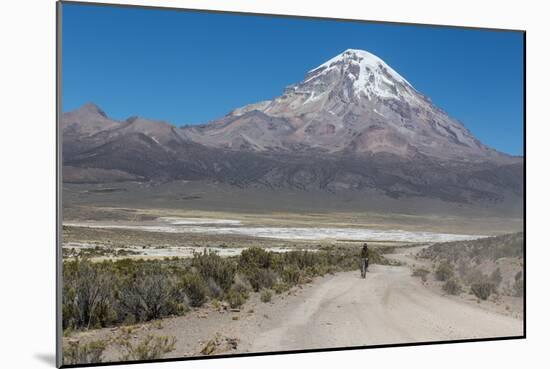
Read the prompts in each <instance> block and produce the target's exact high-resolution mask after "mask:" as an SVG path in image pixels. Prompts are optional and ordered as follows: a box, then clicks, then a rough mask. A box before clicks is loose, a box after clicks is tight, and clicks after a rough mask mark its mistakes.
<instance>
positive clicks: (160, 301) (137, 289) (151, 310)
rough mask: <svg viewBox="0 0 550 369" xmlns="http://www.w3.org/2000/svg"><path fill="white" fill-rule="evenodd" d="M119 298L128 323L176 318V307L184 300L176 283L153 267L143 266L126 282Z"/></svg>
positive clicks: (120, 290)
mask: <svg viewBox="0 0 550 369" xmlns="http://www.w3.org/2000/svg"><path fill="white" fill-rule="evenodd" d="M118 294H119V295H118V297H119V299H118V300H119V305H120V306H121V308H122V309H121V310H122V311H123V312H124V313H125V314H126V320H127V321H134V322H142V321H149V320H152V319H158V318H161V317H164V316H167V315H171V314H176V313H177V305H178V304H179V303H181V302H182V301H183V299H184V297H183V296H182V295H179V294H177V290H176V279H175V278H174V277H172V276H170V275H168V276H167V275H166V272H164V271H162V270H160V269H158V268H154V267H152V266H144V267H142V268H141V269H140V270H139V271H138V272H136V273H133V274H132V275H130V276H128V277H126V278H124V279H123V280H122V283H121V287H120V289H119V292H118ZM128 315H129V316H130V318H131V319H128Z"/></svg>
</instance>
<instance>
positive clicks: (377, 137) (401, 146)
mask: <svg viewBox="0 0 550 369" xmlns="http://www.w3.org/2000/svg"><path fill="white" fill-rule="evenodd" d="M182 136H183V137H185V138H187V139H189V140H192V141H195V142H199V143H201V144H204V145H207V146H212V147H217V148H226V149H232V150H248V151H260V152H269V151H277V152H280V151H286V152H296V151H300V152H309V151H318V152H329V153H354V154H375V153H380V152H384V153H390V154H394V155H398V156H400V157H412V156H415V155H425V156H429V157H436V158H438V159H452V160H458V161H485V160H497V161H502V160H504V161H506V160H508V159H509V158H508V157H507V156H506V155H504V154H501V153H498V152H497V151H495V150H493V149H490V148H488V147H487V146H484V145H483V144H481V143H480V142H479V141H478V140H477V139H476V138H475V137H474V136H473V135H472V134H471V133H470V132H469V131H468V129H466V128H465V127H464V125H462V124H461V123H460V122H458V121H457V120H455V119H453V118H451V117H449V116H448V115H447V114H446V113H445V112H444V111H442V110H441V109H439V108H438V107H436V106H435V105H434V104H433V103H432V102H431V100H430V99H429V98H427V97H426V96H424V95H423V94H421V93H420V92H418V91H417V90H416V89H415V88H414V87H413V86H412V85H411V84H410V83H409V82H408V81H407V80H406V79H405V78H404V77H403V76H401V75H400V74H399V73H398V72H396V71H395V70H394V69H393V68H391V67H390V66H389V65H388V64H386V63H385V62H384V61H383V60H382V59H380V58H379V57H377V56H375V55H373V54H371V53H369V52H367V51H364V50H354V49H348V50H346V51H344V52H342V53H341V54H339V55H336V56H335V57H333V58H331V59H330V60H328V61H326V62H324V63H322V64H321V65H319V66H318V67H316V68H314V69H311V70H310V71H309V72H308V73H307V74H306V75H305V78H304V80H303V81H301V82H299V83H297V84H294V85H291V86H288V87H287V88H286V89H285V90H284V92H283V94H282V95H281V96H279V97H277V98H275V99H273V100H268V101H262V102H259V103H256V104H251V105H247V106H244V107H242V108H238V109H235V110H234V111H232V112H231V113H230V114H229V115H227V116H226V117H224V118H222V119H220V120H217V121H214V122H211V123H209V124H207V125H204V126H199V127H189V128H186V129H183V130H182Z"/></svg>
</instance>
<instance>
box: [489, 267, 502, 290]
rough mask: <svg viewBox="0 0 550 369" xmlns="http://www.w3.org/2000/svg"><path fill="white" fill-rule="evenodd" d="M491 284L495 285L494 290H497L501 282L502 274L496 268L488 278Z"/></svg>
mask: <svg viewBox="0 0 550 369" xmlns="http://www.w3.org/2000/svg"><path fill="white" fill-rule="evenodd" d="M489 279H490V280H491V282H493V284H494V285H495V290H496V289H498V287H499V286H500V283H501V282H502V274H501V273H500V268H496V269H495V270H494V271H493V272H492V273H491V276H490V277H489Z"/></svg>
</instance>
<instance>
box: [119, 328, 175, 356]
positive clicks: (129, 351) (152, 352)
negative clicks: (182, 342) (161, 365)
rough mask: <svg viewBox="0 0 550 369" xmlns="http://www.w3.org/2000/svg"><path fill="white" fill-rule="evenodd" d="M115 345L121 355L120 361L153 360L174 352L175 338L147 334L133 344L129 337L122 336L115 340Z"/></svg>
mask: <svg viewBox="0 0 550 369" xmlns="http://www.w3.org/2000/svg"><path fill="white" fill-rule="evenodd" d="M116 344H117V345H118V346H119V347H120V351H121V352H122V353H123V354H122V356H121V357H120V360H122V361H132V360H155V359H160V358H161V357H162V355H164V354H167V353H169V352H171V351H174V347H175V345H176V338H175V337H169V336H154V335H152V334H148V335H146V336H145V337H144V338H142V339H141V340H138V341H137V342H133V340H132V339H131V337H130V336H129V335H123V336H122V337H119V338H118V339H117V341H116Z"/></svg>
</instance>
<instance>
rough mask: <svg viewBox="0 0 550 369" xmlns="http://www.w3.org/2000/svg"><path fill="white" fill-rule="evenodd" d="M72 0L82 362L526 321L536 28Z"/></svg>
mask: <svg viewBox="0 0 550 369" xmlns="http://www.w3.org/2000/svg"><path fill="white" fill-rule="evenodd" d="M58 5H59V6H58V27H59V28H58V99H59V101H58V106H59V121H58V131H59V137H58V146H59V148H58V155H59V164H58V170H59V176H60V178H59V181H60V183H59V184H58V186H59V196H60V206H59V209H58V212H59V222H60V224H59V239H60V240H59V245H58V247H59V250H58V253H59V260H58V263H59V264H58V268H59V273H58V274H59V278H60V280H59V281H58V282H59V285H58V289H59V290H58V304H59V306H58V309H59V322H58V325H59V332H58V335H59V337H58V344H59V347H58V355H59V356H58V360H59V364H62V365H63V366H78V365H88V364H100V363H101V364H103V363H119V362H143V361H158V360H175V359H189V358H197V357H200V358H210V357H217V356H233V355H236V356H239V355H254V354H260V353H285V352H303V351H312V350H315V351H319V350H331V349H344V348H349V349H351V348H367V347H380V346H392V345H409V344H425V343H441V342H462V341H469V340H487V339H504V338H522V337H524V334H525V331H524V306H525V301H524V299H525V291H524V285H525V270H524V263H525V261H524V254H525V250H524V206H525V204H524V195H525V194H524V191H525V187H524V185H525V177H524V168H525V162H524V160H525V158H524V124H525V122H524V108H525V107H524V68H525V66H524V47H525V45H524V37H525V33H524V32H523V31H513V30H494V29H481V28H480V29H474V28H459V27H445V26H428V25H416V24H398V23H380V22H372V21H351V20H336V19H322V18H308V17H295V16H273V15H262V14H243V13H229V12H215V11H198V10H184V9H162V8H153V7H132V6H113V5H101V4H85V3H72V2H61V3H59V4H58Z"/></svg>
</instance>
